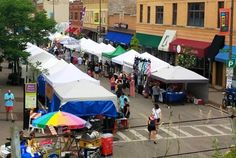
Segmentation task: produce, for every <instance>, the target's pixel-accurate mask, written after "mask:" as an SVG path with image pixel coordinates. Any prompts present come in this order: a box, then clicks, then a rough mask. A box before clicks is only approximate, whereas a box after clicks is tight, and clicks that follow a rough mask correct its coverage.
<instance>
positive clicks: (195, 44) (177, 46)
mask: <svg viewBox="0 0 236 158" xmlns="http://www.w3.org/2000/svg"><path fill="white" fill-rule="evenodd" d="M209 46H210V43H208V42H202V41H195V40H187V39H181V38H177V39H175V40H174V41H172V42H171V43H170V45H169V51H170V52H176V53H181V51H182V49H183V48H186V47H189V48H192V51H191V53H192V54H195V55H196V56H197V57H200V58H202V57H204V56H205V55H206V53H207V48H208V47H209Z"/></svg>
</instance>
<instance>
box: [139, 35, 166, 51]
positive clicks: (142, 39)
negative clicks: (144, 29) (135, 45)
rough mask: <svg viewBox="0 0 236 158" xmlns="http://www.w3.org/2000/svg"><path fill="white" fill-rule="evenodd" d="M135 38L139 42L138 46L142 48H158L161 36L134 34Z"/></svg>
mask: <svg viewBox="0 0 236 158" xmlns="http://www.w3.org/2000/svg"><path fill="white" fill-rule="evenodd" d="M136 37H137V39H138V40H139V43H140V45H142V46H144V47H151V48H158V46H159V43H160V42H161V39H162V37H161V36H155V35H148V34H143V33H136Z"/></svg>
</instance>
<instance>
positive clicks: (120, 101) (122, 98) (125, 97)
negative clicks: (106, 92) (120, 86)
mask: <svg viewBox="0 0 236 158" xmlns="http://www.w3.org/2000/svg"><path fill="white" fill-rule="evenodd" d="M125 99H126V100H127V103H129V98H128V97H127V96H126V95H125V94H124V93H121V96H120V97H119V105H120V112H122V113H124V107H125Z"/></svg>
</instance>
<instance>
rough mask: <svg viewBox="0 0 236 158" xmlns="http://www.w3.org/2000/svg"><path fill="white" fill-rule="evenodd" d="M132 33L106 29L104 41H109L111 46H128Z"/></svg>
mask: <svg viewBox="0 0 236 158" xmlns="http://www.w3.org/2000/svg"><path fill="white" fill-rule="evenodd" d="M132 37H133V34H129V33H124V32H115V31H108V32H107V34H106V36H105V42H106V43H110V44H111V45H113V46H115V47H116V46H117V45H122V47H124V48H128V46H129V45H130V41H131V39H132Z"/></svg>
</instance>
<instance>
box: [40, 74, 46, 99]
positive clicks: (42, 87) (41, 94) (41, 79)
mask: <svg viewBox="0 0 236 158" xmlns="http://www.w3.org/2000/svg"><path fill="white" fill-rule="evenodd" d="M45 86H46V84H45V78H44V77H43V75H39V77H38V94H39V95H40V96H45Z"/></svg>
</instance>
